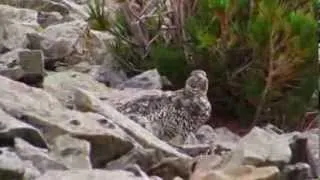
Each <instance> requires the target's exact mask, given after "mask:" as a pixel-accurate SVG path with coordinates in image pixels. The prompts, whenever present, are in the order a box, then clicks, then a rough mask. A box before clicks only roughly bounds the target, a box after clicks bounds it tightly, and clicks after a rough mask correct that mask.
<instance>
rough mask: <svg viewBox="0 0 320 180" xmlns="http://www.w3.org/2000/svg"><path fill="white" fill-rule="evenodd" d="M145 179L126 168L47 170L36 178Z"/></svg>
mask: <svg viewBox="0 0 320 180" xmlns="http://www.w3.org/2000/svg"><path fill="white" fill-rule="evenodd" d="M57 179H59V180H71V179H77V180H88V179H90V180H106V179H117V180H143V179H142V178H141V177H138V176H135V175H134V174H133V173H132V172H128V171H124V170H114V171H108V170H98V169H96V170H68V171H47V172H46V173H45V174H44V175H42V176H41V177H39V178H37V179H36V180H57Z"/></svg>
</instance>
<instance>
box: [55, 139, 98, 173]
mask: <svg viewBox="0 0 320 180" xmlns="http://www.w3.org/2000/svg"><path fill="white" fill-rule="evenodd" d="M50 154H51V156H52V157H56V159H57V160H58V161H59V162H61V163H63V164H64V165H65V166H66V167H68V168H69V169H91V168H92V166H91V162H90V143H88V142H87V141H85V140H81V139H77V138H73V137H71V136H70V135H61V136H58V137H57V138H55V139H54V140H53V147H52V151H51V152H50Z"/></svg>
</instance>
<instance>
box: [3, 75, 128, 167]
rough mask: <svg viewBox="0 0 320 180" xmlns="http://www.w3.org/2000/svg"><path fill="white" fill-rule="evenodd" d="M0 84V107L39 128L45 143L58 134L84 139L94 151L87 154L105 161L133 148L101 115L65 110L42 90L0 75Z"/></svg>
mask: <svg viewBox="0 0 320 180" xmlns="http://www.w3.org/2000/svg"><path fill="white" fill-rule="evenodd" d="M0 82H1V86H0V94H1V98H0V108H2V109H3V110H4V111H6V112H7V113H8V114H10V115H11V116H14V117H16V118H18V119H19V120H21V121H24V122H26V123H28V124H30V125H33V126H34V127H36V128H38V129H40V131H41V132H42V133H43V134H44V136H45V137H46V138H47V139H48V140H52V139H54V138H55V137H57V136H59V135H62V134H70V135H72V136H75V137H79V138H81V139H86V140H88V141H89V142H90V143H91V145H92V146H93V147H95V149H96V151H97V152H92V153H93V154H91V155H92V156H93V157H95V153H98V154H99V156H103V160H105V161H108V160H113V158H116V157H119V156H120V155H122V154H125V153H126V152H128V151H130V150H131V149H132V148H133V146H134V145H133V143H132V142H133V141H132V138H131V137H130V136H129V135H128V134H127V133H126V132H124V131H123V130H122V129H121V128H120V127H119V126H118V125H117V124H115V123H114V122H113V121H110V120H109V119H107V118H106V117H105V116H102V115H99V114H95V113H82V112H79V111H73V110H68V109H66V108H65V107H64V106H62V104H61V103H60V102H59V101H58V100H57V99H56V98H54V97H53V96H51V95H50V94H48V93H47V92H45V91H43V90H42V89H37V88H33V87H29V86H27V85H25V84H23V83H19V82H15V81H13V80H10V79H8V78H5V77H2V76H0ZM102 152H104V153H102ZM105 152H108V153H105ZM99 159H101V158H99Z"/></svg>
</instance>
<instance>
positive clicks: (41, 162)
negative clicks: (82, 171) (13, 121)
mask: <svg viewBox="0 0 320 180" xmlns="http://www.w3.org/2000/svg"><path fill="white" fill-rule="evenodd" d="M14 149H15V151H16V153H17V155H18V156H19V157H20V158H21V159H22V160H24V161H31V162H32V164H33V166H34V167H36V168H37V169H38V170H39V171H40V172H41V173H44V172H45V171H47V170H67V167H66V166H64V165H63V164H61V163H59V162H58V161H57V160H56V159H54V158H52V157H50V156H49V155H48V150H46V149H40V148H37V147H33V146H32V145H30V144H29V143H27V142H26V141H24V140H22V139H19V138H16V139H15V147H14Z"/></svg>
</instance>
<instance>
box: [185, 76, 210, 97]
mask: <svg viewBox="0 0 320 180" xmlns="http://www.w3.org/2000/svg"><path fill="white" fill-rule="evenodd" d="M208 86H209V81H208V77H207V73H206V72H205V71H203V70H194V71H192V72H191V74H190V77H189V78H188V79H187V81H186V84H185V88H184V89H185V92H186V93H187V94H190V95H203V96H206V95H207V92H208Z"/></svg>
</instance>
